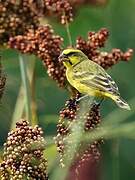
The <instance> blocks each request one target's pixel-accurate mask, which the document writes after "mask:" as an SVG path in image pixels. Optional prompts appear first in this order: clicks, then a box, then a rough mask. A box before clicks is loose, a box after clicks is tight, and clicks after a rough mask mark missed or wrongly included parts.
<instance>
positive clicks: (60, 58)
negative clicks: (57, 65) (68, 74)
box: [58, 54, 68, 62]
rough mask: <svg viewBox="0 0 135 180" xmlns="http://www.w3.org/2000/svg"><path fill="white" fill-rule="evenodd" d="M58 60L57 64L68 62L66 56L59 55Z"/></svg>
mask: <svg viewBox="0 0 135 180" xmlns="http://www.w3.org/2000/svg"><path fill="white" fill-rule="evenodd" d="M58 60H59V62H65V61H68V56H66V55H65V54H61V55H60V56H59V57H58Z"/></svg>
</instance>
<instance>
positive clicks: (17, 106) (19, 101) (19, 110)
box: [10, 84, 25, 130]
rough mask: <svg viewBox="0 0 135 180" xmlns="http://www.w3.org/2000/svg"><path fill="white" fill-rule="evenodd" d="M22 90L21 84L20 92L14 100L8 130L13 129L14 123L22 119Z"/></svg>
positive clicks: (23, 102)
mask: <svg viewBox="0 0 135 180" xmlns="http://www.w3.org/2000/svg"><path fill="white" fill-rule="evenodd" d="M24 104H25V101H24V88H23V85H22V84H21V86H20V90H19V93H18V97H17V100H16V104H15V108H14V112H13V116H12V121H11V127H10V130H12V129H14V128H15V125H16V122H17V121H18V120H19V119H20V118H21V117H22V114H23V110H24Z"/></svg>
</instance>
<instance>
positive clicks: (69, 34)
mask: <svg viewBox="0 0 135 180" xmlns="http://www.w3.org/2000/svg"><path fill="white" fill-rule="evenodd" d="M66 31H67V36H68V40H69V45H70V46H71V47H72V39H71V33H70V30H69V24H68V22H67V21H66Z"/></svg>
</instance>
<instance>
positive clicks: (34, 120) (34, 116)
mask: <svg viewBox="0 0 135 180" xmlns="http://www.w3.org/2000/svg"><path fill="white" fill-rule="evenodd" d="M35 64H36V59H35V57H34V58H33V59H31V60H30V64H29V67H28V78H29V81H30V89H31V111H32V119H31V123H32V125H33V126H34V125H36V124H38V118H37V104H36V98H35V81H36V77H35ZM31 76H32V77H31ZM30 77H31V79H30Z"/></svg>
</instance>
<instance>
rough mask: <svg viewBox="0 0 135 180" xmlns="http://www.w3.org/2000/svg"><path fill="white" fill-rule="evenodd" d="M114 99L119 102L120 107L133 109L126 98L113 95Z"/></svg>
mask: <svg viewBox="0 0 135 180" xmlns="http://www.w3.org/2000/svg"><path fill="white" fill-rule="evenodd" d="M112 99H113V100H114V101H115V102H116V104H117V105H118V106H119V107H120V108H123V109H127V110H131V109H130V106H129V105H128V103H127V102H126V101H125V100H124V99H122V98H121V97H119V96H115V97H113V98H112Z"/></svg>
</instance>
